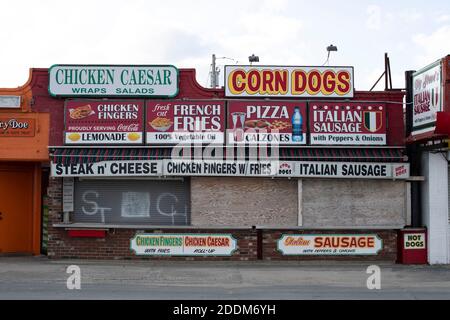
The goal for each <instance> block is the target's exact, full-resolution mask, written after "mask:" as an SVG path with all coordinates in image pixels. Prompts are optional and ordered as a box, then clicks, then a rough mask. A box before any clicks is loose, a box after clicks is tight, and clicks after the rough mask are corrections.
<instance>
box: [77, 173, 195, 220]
mask: <svg viewBox="0 0 450 320" xmlns="http://www.w3.org/2000/svg"><path fill="white" fill-rule="evenodd" d="M189 195H190V193H189V180H186V179H185V180H120V179H118V180H112V179H110V180H106V179H105V180H96V179H81V180H80V179H78V180H76V181H75V192H74V200H75V201H74V203H75V204H74V213H73V217H72V220H73V221H74V222H91V223H106V224H111V223H113V224H151V225H158V226H166V225H169V226H172V225H177V226H178V225H189V224H190V220H191V217H190V204H189V198H190V197H189Z"/></svg>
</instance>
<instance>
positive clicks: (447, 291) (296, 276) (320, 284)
mask: <svg viewBox="0 0 450 320" xmlns="http://www.w3.org/2000/svg"><path fill="white" fill-rule="evenodd" d="M371 264H372V263H356V262H348V263H343V262H330V261H327V262H178V261H177V262H162V261H142V262H141V261H139V262H136V261H93V260H76V261H74V260H48V259H47V258H46V257H0V299H3V300H4V299H7V300H9V299H45V300H47V299H102V300H103V299H152V300H153V299H170V300H172V299H178V300H185V299H189V300H191V299H193V300H203V299H219V300H222V299H227V300H235V299H237V300H239V299H246V300H256V299H283V300H293V299H450V266H405V265H395V264H387V263H381V264H378V266H379V267H380V269H381V289H379V290H377V289H373V290H369V289H368V288H367V284H366V283H367V279H368V277H369V276H370V274H367V273H366V270H367V267H368V266H369V265H371ZM70 265H77V266H79V267H80V272H81V281H80V285H81V288H80V289H79V290H76V289H74V290H69V289H67V279H68V277H69V276H70V274H68V273H66V271H67V267H68V266H70ZM72 283H73V282H72Z"/></svg>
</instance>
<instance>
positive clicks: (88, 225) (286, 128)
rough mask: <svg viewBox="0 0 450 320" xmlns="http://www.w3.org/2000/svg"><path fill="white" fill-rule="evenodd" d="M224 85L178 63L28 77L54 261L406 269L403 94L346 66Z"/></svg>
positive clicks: (254, 76) (253, 75)
mask: <svg viewBox="0 0 450 320" xmlns="http://www.w3.org/2000/svg"><path fill="white" fill-rule="evenodd" d="M225 73H226V75H225V76H226V79H225V83H226V85H225V88H224V89H205V88H202V87H201V86H199V85H198V83H197V82H196V80H195V71H194V70H192V69H179V70H178V69H176V68H175V67H173V66H64V65H59V66H53V67H52V68H51V69H49V70H47V69H33V77H34V78H36V79H37V80H36V83H37V84H38V85H36V86H35V87H34V88H33V96H35V101H34V106H33V107H34V108H35V110H36V112H50V114H51V117H50V141H49V153H50V171H51V174H50V179H49V186H48V189H47V190H48V192H47V195H48V200H49V231H48V233H49V243H48V256H49V257H51V258H102V259H219V260H229V259H231V260H256V259H266V260H270V259H274V260H279V259H295V260H298V259H300V260H301V259H344V260H347V259H354V260H358V259H359V260H388V261H395V260H396V257H397V231H398V230H399V229H402V228H404V227H405V226H407V225H410V224H411V221H410V220H411V215H410V182H409V180H408V179H409V178H410V173H409V164H408V159H407V157H406V152H405V146H404V124H403V110H402V101H403V92H401V91H385V92H359V91H354V89H353V87H354V83H353V69H352V68H351V67H329V68H320V67H314V68H313V67H311V68H308V67H285V68H283V67H276V68H274V67H270V66H267V67H259V66H258V67H250V66H248V67H245V66H232V67H227V69H226V72H225ZM89 74H91V76H92V77H88V78H85V76H87V75H89ZM94 78H95V79H96V80H95V81H91V82H96V83H95V84H93V83H90V84H86V82H87V81H85V79H94ZM320 83H322V85H318V84H320ZM47 88H48V91H47Z"/></svg>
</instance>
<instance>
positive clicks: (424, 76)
mask: <svg viewBox="0 0 450 320" xmlns="http://www.w3.org/2000/svg"><path fill="white" fill-rule="evenodd" d="M413 96H414V97H413V99H414V100H413V101H414V102H413V106H414V109H413V131H414V132H413V133H414V134H419V133H424V132H428V131H434V129H435V123H436V116H437V115H436V113H437V112H438V111H442V75H441V64H440V61H439V62H436V63H433V64H432V65H430V66H428V67H426V68H424V69H422V70H420V71H418V72H416V73H414V74H413Z"/></svg>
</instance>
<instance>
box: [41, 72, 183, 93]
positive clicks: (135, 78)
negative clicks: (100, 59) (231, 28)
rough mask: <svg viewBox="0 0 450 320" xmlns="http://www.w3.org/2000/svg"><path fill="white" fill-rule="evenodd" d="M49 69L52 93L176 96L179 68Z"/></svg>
mask: <svg viewBox="0 0 450 320" xmlns="http://www.w3.org/2000/svg"><path fill="white" fill-rule="evenodd" d="M48 72H49V87H48V91H49V93H50V95H52V96H65V97H74V96H77V97H79V96H83V97H89V96H96V97H99V96H121V97H124V96H131V97H138V96H139V97H174V96H176V95H177V94H178V70H177V68H175V67H174V66H171V65H150V66H148V65H142V66H121V65H111V66H102V65H54V66H52V67H51V68H50V70H49V71H48Z"/></svg>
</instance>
